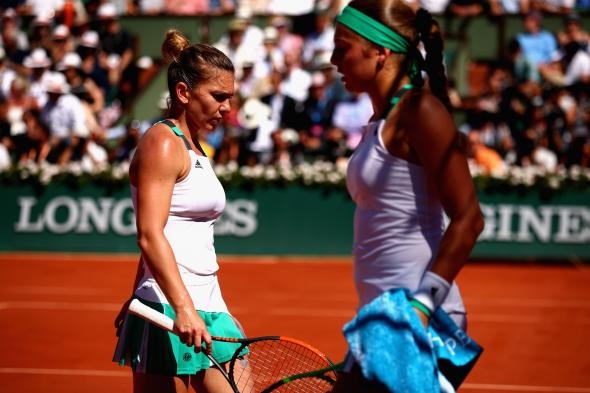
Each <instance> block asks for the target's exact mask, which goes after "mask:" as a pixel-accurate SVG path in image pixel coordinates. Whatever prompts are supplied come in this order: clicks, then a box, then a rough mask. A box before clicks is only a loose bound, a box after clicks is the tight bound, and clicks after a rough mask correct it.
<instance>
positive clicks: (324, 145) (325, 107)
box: [299, 71, 343, 161]
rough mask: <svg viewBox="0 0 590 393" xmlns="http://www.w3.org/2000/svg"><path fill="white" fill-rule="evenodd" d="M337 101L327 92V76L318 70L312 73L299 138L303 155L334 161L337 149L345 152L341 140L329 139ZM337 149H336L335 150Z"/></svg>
mask: <svg viewBox="0 0 590 393" xmlns="http://www.w3.org/2000/svg"><path fill="white" fill-rule="evenodd" d="M336 104H337V101H336V100H335V99H334V98H333V97H330V96H328V95H327V93H326V78H325V77H324V75H323V74H322V73H321V72H319V71H316V72H314V73H313V74H312V78H311V84H310V86H309V94H308V97H307V99H306V100H305V102H304V103H303V125H302V128H301V129H300V130H299V140H300V142H301V145H302V148H303V155H304V156H305V157H308V158H310V159H318V158H319V159H327V160H330V161H334V160H335V159H336V157H335V155H336V154H337V151H340V152H341V154H342V153H343V152H342V150H341V149H338V148H339V147H340V146H341V143H340V141H334V140H328V138H327V136H328V135H327V134H328V131H329V130H330V129H331V128H332V118H333V116H334V108H335V107H336ZM334 150H336V151H334Z"/></svg>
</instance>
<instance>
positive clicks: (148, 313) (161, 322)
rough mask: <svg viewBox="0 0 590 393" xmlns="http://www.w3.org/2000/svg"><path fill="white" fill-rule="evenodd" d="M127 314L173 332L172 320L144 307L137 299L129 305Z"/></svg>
mask: <svg viewBox="0 0 590 393" xmlns="http://www.w3.org/2000/svg"><path fill="white" fill-rule="evenodd" d="M128 311H129V313H131V314H133V315H137V316H138V317H141V318H144V319H145V320H147V321H149V322H151V323H153V324H154V325H156V326H158V327H160V328H162V329H165V330H168V331H169V332H172V331H173V330H174V320H173V319H172V318H170V317H169V316H167V315H164V314H162V313H161V312H159V311H157V310H154V309H153V308H151V307H149V306H146V305H145V304H143V303H142V302H141V301H139V299H133V300H132V301H131V303H129V309H128Z"/></svg>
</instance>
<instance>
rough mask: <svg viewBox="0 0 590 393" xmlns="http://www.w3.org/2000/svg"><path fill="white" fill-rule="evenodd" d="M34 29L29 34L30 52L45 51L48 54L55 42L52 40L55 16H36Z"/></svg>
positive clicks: (33, 24)
mask: <svg viewBox="0 0 590 393" xmlns="http://www.w3.org/2000/svg"><path fill="white" fill-rule="evenodd" d="M34 15H35V19H33V22H32V28H31V31H30V34H29V50H30V51H33V50H35V49H43V50H45V51H46V52H47V53H49V51H51V46H52V45H53V42H52V40H51V26H52V25H53V22H54V20H53V14H50V15H44V14H34Z"/></svg>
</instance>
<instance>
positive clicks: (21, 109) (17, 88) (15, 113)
mask: <svg viewBox="0 0 590 393" xmlns="http://www.w3.org/2000/svg"><path fill="white" fill-rule="evenodd" d="M29 90H30V82H29V80H28V79H27V78H26V77H25V76H23V75H17V76H16V78H14V79H13V81H12V84H11V86H10V94H9V95H8V97H7V98H6V103H5V105H6V120H7V121H8V122H9V124H10V135H11V136H12V137H14V136H16V135H19V134H24V133H26V124H25V122H24V120H23V114H24V113H25V112H26V111H28V110H31V109H39V106H38V105H37V101H36V100H35V98H34V97H33V96H32V95H30V92H29Z"/></svg>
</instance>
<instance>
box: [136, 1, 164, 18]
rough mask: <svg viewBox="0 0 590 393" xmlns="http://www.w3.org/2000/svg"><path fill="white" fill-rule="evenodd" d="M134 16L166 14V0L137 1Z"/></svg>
mask: <svg viewBox="0 0 590 393" xmlns="http://www.w3.org/2000/svg"><path fill="white" fill-rule="evenodd" d="M133 3H137V4H136V6H135V8H134V9H133V14H134V15H161V14H164V13H165V12H166V0H138V1H136V2H133Z"/></svg>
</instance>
